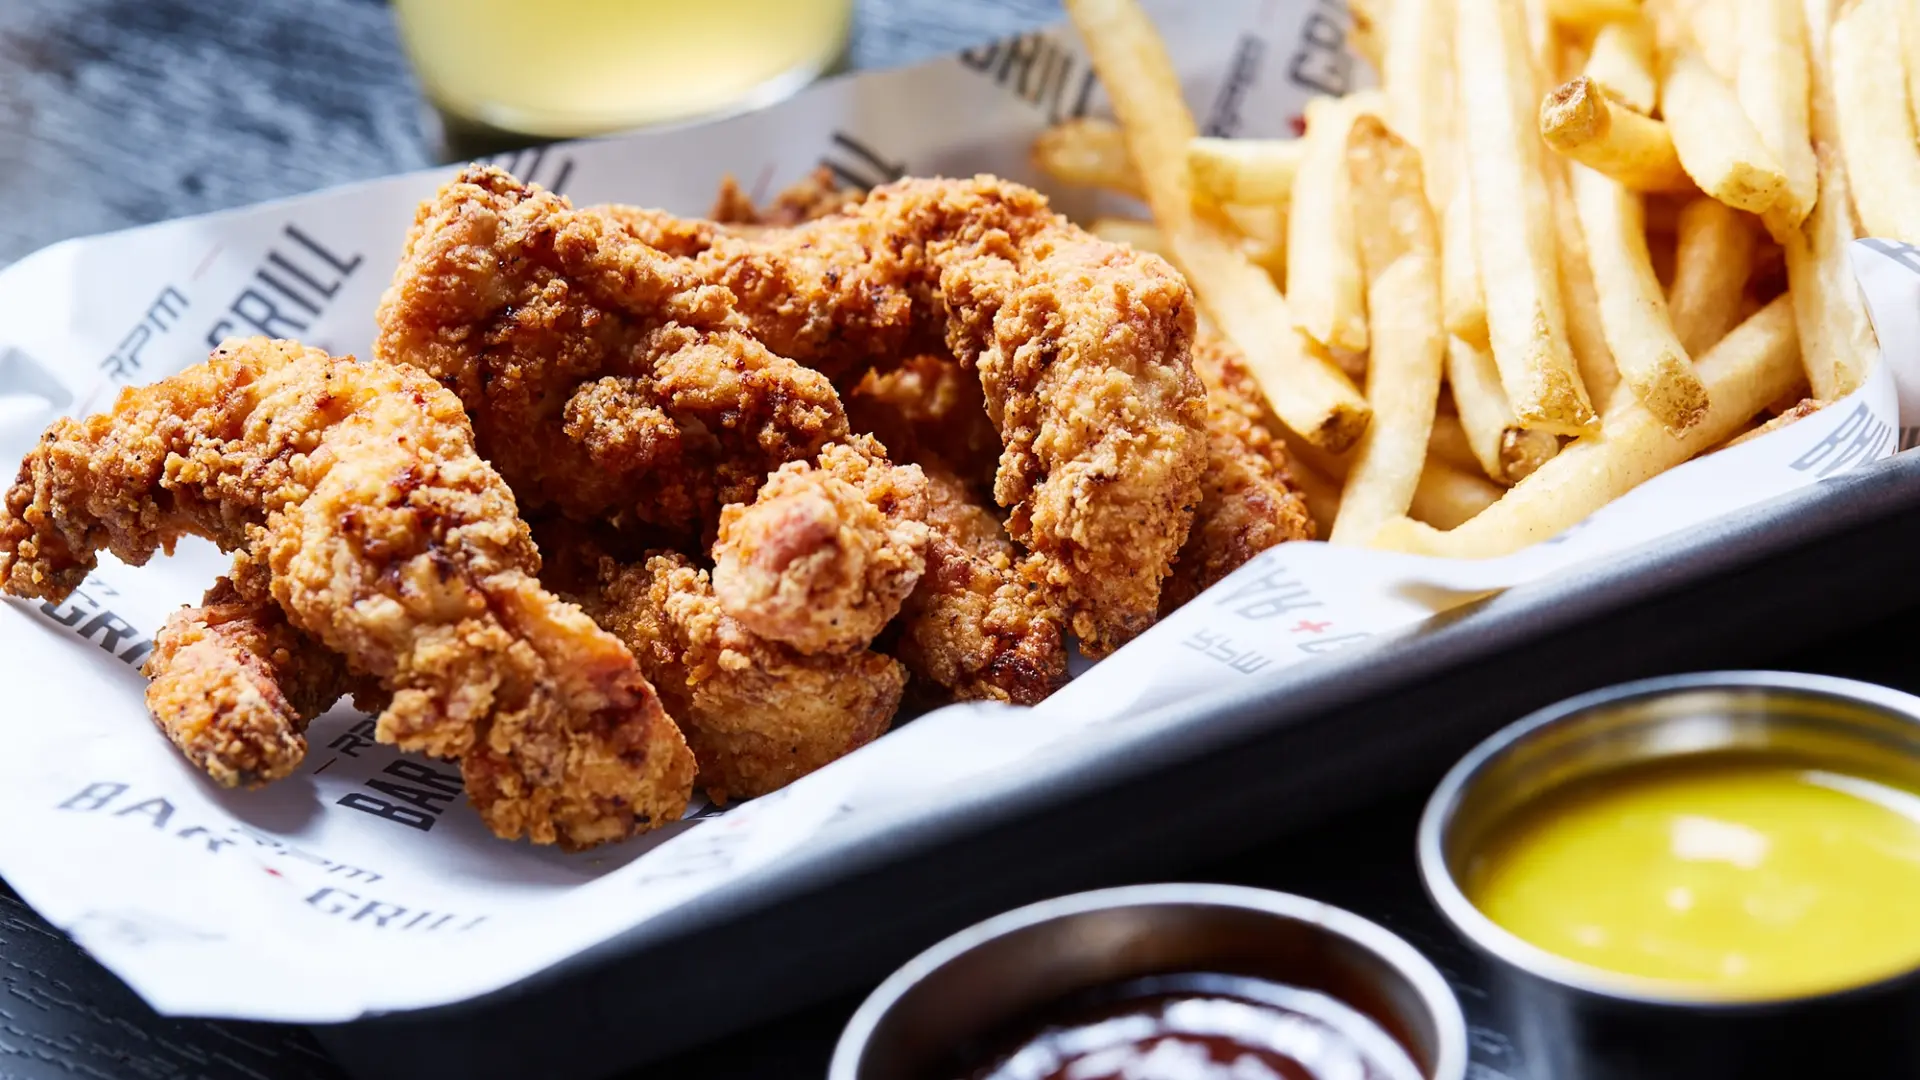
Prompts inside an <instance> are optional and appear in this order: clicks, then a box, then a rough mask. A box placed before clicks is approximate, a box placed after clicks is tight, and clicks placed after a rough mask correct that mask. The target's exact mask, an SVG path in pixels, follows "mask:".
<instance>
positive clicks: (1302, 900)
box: [828, 883, 1467, 1080]
mask: <svg viewBox="0 0 1920 1080" xmlns="http://www.w3.org/2000/svg"><path fill="white" fill-rule="evenodd" d="M1163 905H1189V906H1197V907H1227V908H1239V909H1242V910H1247V911H1255V912H1259V913H1261V914H1265V915H1272V916H1276V917H1279V918H1284V919H1293V920H1297V921H1300V922H1308V923H1313V924H1316V925H1319V926H1322V927H1325V928H1326V929H1327V930H1328V931H1329V932H1331V933H1333V934H1336V935H1338V936H1340V937H1343V938H1346V939H1347V940H1349V941H1351V942H1353V943H1355V944H1357V945H1359V946H1361V947H1362V948H1364V949H1367V950H1368V951H1370V952H1372V953H1373V954H1374V955H1376V956H1378V957H1380V958H1381V959H1382V960H1384V961H1386V962H1387V963H1388V964H1389V965H1391V966H1392V967H1393V968H1394V969H1395V970H1396V971H1398V972H1399V973H1400V974H1401V975H1402V976H1403V977H1404V978H1406V980H1407V982H1408V983H1409V984H1410V985H1411V986H1412V987H1413V989H1414V991H1415V993H1416V994H1418V995H1419V997H1420V1001H1421V1004H1422V1005H1423V1006H1425V1007H1426V1008H1427V1009H1428V1010H1429V1011H1430V1012H1431V1013H1432V1014H1433V1021H1434V1030H1435V1046H1434V1068H1433V1075H1434V1076H1435V1077H1439V1078H1441V1080H1450V1078H1454V1077H1462V1076H1464V1075H1465V1074H1466V1069H1467V1022H1466V1016H1465V1014H1464V1013H1462V1012H1461V1010H1460V1002H1459V999H1458V998H1456V997H1455V996H1454V993H1453V988H1452V987H1451V986H1449V985H1448V984H1447V980H1446V978H1445V977H1443V976H1442V975H1441V974H1440V970H1439V969H1438V968H1436V967H1434V966H1433V963H1432V961H1430V960H1428V959H1427V958H1426V957H1425V956H1424V955H1422V954H1421V952H1420V950H1418V949H1416V948H1414V947H1413V946H1412V945H1411V944H1409V943H1408V942H1407V941H1405V940H1404V939H1402V938H1401V937H1400V936H1399V935H1397V934H1395V933H1393V932H1392V931H1391V930H1388V929H1387V928H1385V927H1383V926H1381V925H1379V924H1378V923H1375V922H1372V921H1371V920H1368V919H1365V918H1362V917H1361V916H1359V915H1355V914H1354V913H1353V912H1351V911H1347V910H1345V909H1344V908H1338V907H1335V906H1333V905H1332V904H1327V903H1324V902H1322V901H1319V900H1311V899H1308V898H1306V897H1303V896H1296V895H1294V894H1292V893H1283V892H1276V891H1274V890H1271V889H1259V888H1253V887H1250V886H1244V885H1210V884H1197V883H1194V884H1188V883H1167V884H1153V885H1123V886H1120V887H1118V888H1111V889H1096V890H1093V891H1091V892H1081V893H1073V894H1071V895H1068V896H1061V897H1056V898H1054V899H1051V900H1042V901H1040V902H1038V903H1034V904H1029V905H1027V906H1025V907H1021V908H1015V909H1014V910H1012V911H1008V912H1005V913H1003V914H1000V915H996V916H993V917H992V918H989V919H986V920H985V921H983V922H978V923H975V924H974V925H972V926H970V927H968V928H966V929H965V930H962V931H960V932H958V933H956V934H954V935H952V936H951V937H948V938H947V939H945V940H944V941H941V942H940V943H939V944H937V945H934V946H933V947H932V948H929V949H927V950H926V951H925V952H922V953H921V954H920V955H918V956H916V957H914V958H913V959H912V960H909V961H907V963H905V964H904V965H902V966H901V967H900V969H899V970H897V971H895V972H894V973H893V974H892V975H891V976H889V977H888V978H887V980H886V981H885V982H883V983H881V984H880V985H879V986H878V987H877V988H875V990H874V991H873V993H872V994H870V995H868V996H867V1000H866V1001H864V1002H862V1003H861V1005H860V1008H859V1009H858V1010H857V1011H856V1012H855V1013H854V1014H853V1019H852V1020H850V1021H848V1022H847V1026H846V1029H845V1030H844V1031H842V1032H841V1034H840V1040H839V1042H838V1043H836V1044H835V1046H834V1050H833V1063H832V1065H831V1066H830V1067H829V1069H828V1080H856V1077H857V1076H858V1072H857V1070H858V1068H859V1064H860V1056H861V1054H862V1052H863V1051H864V1050H865V1048H866V1046H867V1044H868V1042H869V1041H870V1040H871V1039H872V1038H873V1034H874V1031H875V1030H876V1029H877V1028H878V1027H879V1025H880V1021H881V1020H882V1019H883V1018H885V1016H886V1015H887V1013H888V1012H889V1011H891V1010H892V1008H893V1007H894V1005H895V1004H897V1003H898V1002H899V1000H900V999H901V997H903V996H904V995H905V994H906V993H907V991H908V990H910V989H912V988H913V987H915V986H917V985H919V984H920V982H921V981H922V980H924V979H926V978H927V977H928V976H929V975H931V974H933V973H934V972H935V971H938V970H939V969H940V968H941V967H942V966H944V965H945V964H947V963H948V962H949V961H951V960H953V959H955V958H956V957H959V956H961V955H963V954H965V953H968V952H971V951H972V950H974V949H976V948H978V947H980V946H981V945H984V944H986V943H987V942H989V941H993V940H995V939H997V938H1001V937H1004V936H1006V935H1008V934H1011V933H1014V932H1016V931H1019V930H1024V929H1027V928H1028V927H1032V926H1038V925H1040V924H1042V923H1047V922H1051V921H1053V920H1055V919H1059V918H1064V917H1068V916H1072V915H1081V914H1085V913H1087V912H1092V911H1104V910H1114V909H1120V908H1130V907H1154V906H1163Z"/></svg>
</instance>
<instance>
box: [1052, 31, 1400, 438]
mask: <svg viewBox="0 0 1920 1080" xmlns="http://www.w3.org/2000/svg"><path fill="white" fill-rule="evenodd" d="M1067 13H1068V15H1069V16H1071V18H1072V19H1073V22H1074V24H1075V26H1077V27H1078V28H1079V30H1080V34H1081V36H1082V38H1084V39H1085V41H1086V43H1087V47H1088V50H1089V52H1090V54H1091V56H1092V59H1093V66H1094V70H1095V71H1096V72H1098V73H1099V75H1100V77H1101V81H1102V82H1103V83H1104V84H1105V85H1106V88H1107V92H1108V94H1109V95H1110V96H1111V97H1112V99H1113V107H1114V112H1115V113H1116V114H1118V116H1119V117H1120V122H1121V125H1122V129H1123V131H1124V132H1125V135H1126V142H1127V153H1128V156H1129V158H1130V159H1131V160H1132V162H1133V166H1134V170H1135V172H1136V173H1137V174H1138V175H1139V177H1140V179H1141V186H1142V188H1143V190H1144V191H1145V193H1146V196H1147V202H1148V205H1150V206H1151V207H1152V208H1153V216H1154V219H1155V221H1156V222H1158V223H1159V225H1160V228H1161V229H1162V230H1163V231H1164V232H1165V233H1166V236H1167V242H1168V244H1169V245H1170V246H1171V247H1172V249H1173V253H1174V262H1175V264H1176V265H1178V266H1179V267H1180V268H1181V269H1182V270H1183V271H1184V272H1185V273H1186V276H1187V281H1188V282H1189V283H1190V284H1191V285H1192V286H1193V289H1194V293H1195V295H1196V297H1197V298H1198V299H1199V302H1200V306H1201V308H1202V309H1203V310H1204V311H1206V312H1207V314H1208V315H1209V316H1210V317H1211V318H1212V320H1213V322H1214V325H1216V326H1218V327H1219V328H1220V331H1221V333H1223V334H1225V335H1226V336H1227V338H1228V339H1229V340H1231V341H1232V342H1233V343H1234V345H1235V346H1236V347H1238V348H1239V350H1240V351H1241V352H1242V353H1243V354H1244V355H1245V356H1246V358H1247V364H1248V366H1249V367H1250V368H1251V369H1252V370H1253V373H1254V377H1255V378H1256V379H1258V380H1259V382H1260V388H1261V390H1262V392H1264V393H1265V394H1266V396H1267V402H1268V404H1269V405H1271V406H1272V407H1273V411H1274V414H1275V415H1276V416H1278V417H1279V418H1280V421H1281V422H1282V423H1284V424H1285V425H1287V426H1288V427H1290V428H1292V429H1293V430H1294V431H1296V432H1299V433H1300V435H1301V436H1303V437H1304V438H1306V439H1307V440H1308V441H1310V442H1312V443H1314V444H1315V445H1317V446H1321V447H1325V448H1327V449H1330V450H1333V451H1335V452H1338V451H1340V450H1344V449H1346V448H1347V447H1349V446H1351V445H1353V444H1354V443H1355V442H1356V441H1358V440H1359V438H1360V435H1361V433H1362V432H1363V431H1365V430H1366V427H1367V423H1368V421H1369V420H1370V419H1371V417H1372V412H1371V410H1370V409H1369V408H1368V406H1367V403H1366V400H1365V399H1364V398H1362V397H1361V396H1360V392H1359V390H1357V389H1356V388H1355V387H1354V385H1353V383H1352V382H1351V381H1350V380H1349V379H1348V378H1347V377H1346V376H1345V375H1343V374H1341V372H1340V369H1339V368H1338V367H1336V366H1334V364H1333V362H1332V361H1331V360H1330V359H1328V358H1327V357H1326V356H1325V355H1323V354H1320V353H1317V352H1315V351H1314V350H1313V349H1312V348H1311V347H1310V343H1308V342H1307V341H1306V340H1305V338H1304V337H1303V336H1302V335H1301V334H1300V333H1298V332H1297V331H1296V330H1295V329H1294V328H1293V316H1292V313H1291V312H1289V311H1288V310H1287V304H1286V302H1285V301H1284V300H1283V299H1282V298H1281V296H1280V292H1279V290H1278V289H1276V288H1275V287H1274V284H1273V280H1272V279H1271V278H1269V277H1268V276H1267V274H1266V272H1265V271H1264V270H1262V269H1261V268H1260V267H1259V266H1256V265H1255V264H1254V263H1253V262H1251V261H1250V260H1249V259H1248V258H1247V257H1246V255H1245V253H1244V252H1242V251H1240V250H1239V249H1238V247H1236V246H1235V242H1234V240H1233V238H1232V236H1231V235H1229V233H1228V230H1226V229H1225V228H1224V227H1223V226H1222V225H1221V224H1220V223H1219V222H1218V221H1217V220H1216V219H1214V218H1211V217H1207V216H1203V215H1201V214H1198V213H1196V212H1195V210H1194V206H1193V189H1192V187H1191V185H1190V184H1189V183H1188V179H1187V159H1186V148H1187V144H1188V143H1190V142H1192V141H1193V139H1194V137H1195V136H1196V135H1197V132H1196V131H1195V129H1194V123H1193V117H1192V115H1191V114H1189V113H1188V112H1187V107H1186V102H1185V101H1184V100H1183V99H1182V98H1181V96H1180V80H1179V79H1178V78H1177V77H1176V76H1175V74H1174V71H1173V63H1172V61H1170V60H1169V59H1168V58H1167V51H1166V47H1165V46H1164V45H1162V44H1161V42H1160V39H1159V37H1158V36H1157V35H1156V34H1155V32H1154V29H1153V23H1152V21H1151V20H1149V19H1148V18H1147V16H1146V14H1145V13H1144V12H1142V11H1141V10H1140V7H1139V5H1138V3H1137V2H1135V0H1068V3H1067ZM1290 261H1291V260H1290Z"/></svg>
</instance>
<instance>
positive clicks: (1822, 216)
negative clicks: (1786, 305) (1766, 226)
mask: <svg viewBox="0 0 1920 1080" xmlns="http://www.w3.org/2000/svg"><path fill="white" fill-rule="evenodd" d="M1819 163H1820V198H1819V200H1818V201H1816V202H1815V203H1814V204H1813V213H1811V214H1809V215H1807V220H1806V221H1804V222H1802V223H1801V225H1800V228H1799V229H1797V230H1795V231H1794V232H1793V233H1791V234H1789V235H1788V237H1787V240H1786V243H1784V244H1782V245H1781V247H1782V249H1783V251H1784V253H1785V255H1786V261H1787V294H1788V295H1789V296H1790V297H1792V299H1793V309H1794V315H1795V317H1796V318H1797V319H1801V320H1805V322H1804V324H1802V325H1801V326H1800V349H1801V354H1802V360H1803V361H1804V363H1805V364H1806V372H1807V381H1808V383H1809V384H1810V385H1811V387H1812V389H1813V394H1814V396H1815V397H1819V398H1823V399H1826V400H1828V401H1835V400H1838V399H1840V398H1842V397H1845V396H1846V395H1848V394H1850V393H1852V392H1853V390H1854V389H1855V388H1856V387H1858V386H1859V385H1860V383H1861V381H1862V380H1864V379H1865V378H1866V374H1867V365H1868V363H1869V362H1870V361H1871V360H1872V359H1873V355H1874V351H1875V349H1876V347H1877V346H1876V344H1875V339H1874V334H1873V325H1872V323H1870V322H1869V321H1868V319H1867V311H1866V306H1865V304H1864V303H1863V301H1862V300H1861V299H1860V286H1859V284H1858V283H1857V282H1856V281H1855V280H1854V276H1853V267H1852V265H1851V264H1850V263H1849V261H1848V259H1847V245H1848V244H1850V243H1852V242H1853V240H1854V238H1855V235H1856V233H1855V230H1854V224H1853V214H1852V212H1851V211H1850V210H1849V209H1848V205H1847V199H1848V192H1847V188H1848V177H1847V174H1846V170H1845V168H1844V166H1842V165H1841V163H1840V155H1839V153H1838V152H1837V151H1836V150H1830V149H1825V148H1823V149H1822V150H1821V151H1820V154H1819Z"/></svg>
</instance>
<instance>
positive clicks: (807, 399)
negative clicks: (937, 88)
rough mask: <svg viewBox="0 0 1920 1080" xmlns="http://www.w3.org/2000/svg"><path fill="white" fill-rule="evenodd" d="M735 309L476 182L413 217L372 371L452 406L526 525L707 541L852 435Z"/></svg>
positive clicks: (797, 369)
mask: <svg viewBox="0 0 1920 1080" xmlns="http://www.w3.org/2000/svg"><path fill="white" fill-rule="evenodd" d="M709 227H710V228H711V226H709ZM733 306H734V298H733V296H732V294H731V293H730V292H728V291H727V290H726V289H725V288H721V287H716V286H713V285H708V284H704V283H702V282H701V281H699V280H698V278H697V277H696V276H695V274H694V273H693V267H692V266H691V264H690V263H689V262H687V261H686V260H684V259H678V258H675V257H673V256H672V255H670V254H668V253H667V252H665V251H662V250H659V249H657V248H656V247H653V246H649V245H647V244H642V243H636V242H635V241H634V240H633V238H632V237H631V235H630V234H629V233H628V232H627V230H626V229H624V228H623V227H622V226H621V225H620V224H619V223H618V222H617V221H615V220H614V219H612V218H610V217H608V216H607V215H604V214H597V213H589V212H583V211H575V210H574V209H572V208H571V206H570V205H569V204H568V203H567V201H566V200H565V199H562V198H560V197H559V196H557V195H554V194H552V193H550V192H547V191H545V190H543V189H540V188H537V187H532V186H528V185H523V184H521V183H519V182H518V181H516V180H514V179H513V178H512V177H510V176H508V175H507V174H506V173H504V172H501V171H500V170H498V169H491V168H479V167H474V168H469V169H467V170H466V171H464V172H462V173H461V174H460V175H459V176H458V177H457V178H456V179H455V180H454V181H453V182H452V183H450V184H448V185H447V186H446V187H444V188H443V189H441V191H440V193H439V194H438V195H437V196H436V197H435V198H434V199H432V200H430V201H428V202H427V203H426V204H425V205H423V206H422V207H421V208H420V211H419V214H418V215H417V217H416V219H415V222H414V225H413V228H412V230H411V231H410V232H409V234H408V237H407V243H406V249H405V254H404V255H403V257H402V259H401V262H400V265H399V267H398V269H397V270H396V272H395V274H394V279H393V282H392V284H391V286H390V287H389V288H388V290H387V292H386V294H385V295H384V296H383V297H382V299H381V302H380V309H379V313H378V323H379V334H378V337H377V339H376V341H375V345H374V352H375V355H376V356H378V357H379V358H381V359H383V360H387V361H390V362H394V363H403V364H410V365H412V366H414V367H418V368H420V369H422V370H424V371H426V372H428V373H429V374H431V375H432V376H433V377H434V378H435V379H437V380H439V381H440V382H441V383H442V384H444V385H445V386H447V387H448V388H450V389H452V390H453V391H454V392H455V393H456V394H458V395H459V398H460V400H461V401H462V403H464V404H465V405H466V407H467V410H468V412H469V414H470V415H471V416H472V418H473V426H474V431H475V434H476V436H477V438H478V442H479V446H480V450H481V452H482V453H483V454H484V455H485V456H486V457H487V459H488V460H489V461H491V462H492V463H493V465H494V466H495V467H496V468H498V469H499V470H500V472H501V474H502V475H504V476H505V477H506V478H507V481H508V483H510V484H511V485H512V486H513V488H514V490H515V491H516V492H519V493H520V494H521V496H522V498H523V499H525V500H526V501H527V503H528V504H529V508H530V509H538V508H542V507H546V506H553V507H557V508H558V509H559V510H561V511H562V512H563V513H565V514H567V515H569V516H571V517H574V518H576V519H578V520H583V521H584V520H595V519H597V518H601V517H606V516H613V515H621V514H625V515H631V516H633V517H635V518H637V519H638V520H640V521H643V522H647V523H650V524H653V525H657V526H660V527H662V528H666V529H669V530H675V531H678V532H681V533H683V534H686V535H688V536H692V537H696V538H699V539H701V540H703V541H710V540H711V532H712V529H713V527H714V523H715V521H716V519H717V517H718V514H719V510H720V508H721V507H722V506H724V505H726V504H728V503H734V502H746V501H748V500H750V499H751V498H752V497H753V494H754V492H755V491H756V490H758V488H759V486H760V484H761V482H762V481H764V480H765V479H766V475H767V473H768V472H770V471H772V470H773V469H776V468H778V467H779V466H781V465H783V464H785V463H786V462H789V461H798V460H805V459H808V458H811V457H813V456H814V455H816V454H818V453H819V451H820V449H821V448H822V447H824V446H825V445H826V444H827V443H829V442H834V441H837V440H841V439H844V438H845V437H846V435H847V427H846V418H845V416H844V414H843V412H842V410H841V407H840V399H839V395H838V394H837V393H836V392H835V391H834V388H833V386H832V384H831V383H830V382H829V381H828V380H827V378H826V377H824V376H823V375H821V374H820V373H819V372H816V371H813V370H811V369H808V368H806V367H803V366H801V365H800V364H797V363H795V362H794V361H792V360H789V359H786V358H783V357H781V356H778V355H775V354H774V353H772V352H770V351H768V350H767V349H766V347H765V346H763V345H762V344H761V343H760V342H758V341H756V340H755V339H754V338H753V337H752V336H750V335H749V334H747V333H746V332H745V330H746V324H745V323H744V321H743V320H741V319H740V318H739V317H738V316H736V315H735V314H734V312H733Z"/></svg>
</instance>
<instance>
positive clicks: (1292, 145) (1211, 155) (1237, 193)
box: [1187, 138, 1306, 206]
mask: <svg viewBox="0 0 1920 1080" xmlns="http://www.w3.org/2000/svg"><path fill="white" fill-rule="evenodd" d="M1305 157H1306V144H1305V143H1304V142H1302V141H1301V140H1299V139H1204V138H1203V139H1195V140H1193V141H1192V142H1190V143H1188V144H1187V173H1188V175H1189V176H1191V177H1192V179H1193V193H1194V195H1195V197H1197V198H1201V199H1205V200H1207V201H1209V202H1213V203H1244V204H1247V205H1250V206H1257V205H1261V204H1269V203H1271V204H1277V203H1284V202H1286V201H1287V198H1288V196H1289V195H1290V194H1291V193H1292V192H1293V178H1294V176H1295V175H1296V174H1297V173H1299V171H1300V162H1301V161H1302V160H1303V159H1304V158H1305Z"/></svg>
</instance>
